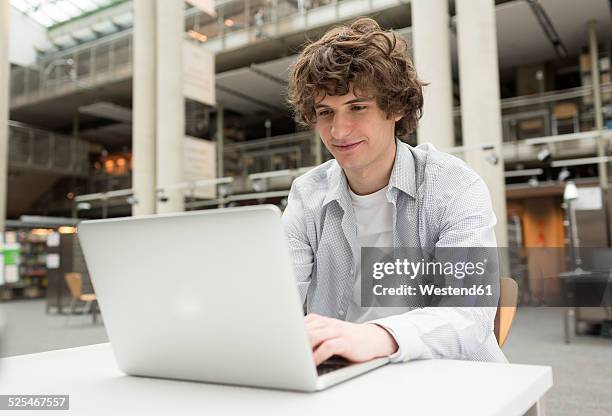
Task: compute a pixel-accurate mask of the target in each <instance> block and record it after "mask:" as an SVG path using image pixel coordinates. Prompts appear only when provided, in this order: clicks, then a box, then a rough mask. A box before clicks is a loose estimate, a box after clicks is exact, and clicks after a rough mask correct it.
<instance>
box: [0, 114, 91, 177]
mask: <svg viewBox="0 0 612 416" xmlns="http://www.w3.org/2000/svg"><path fill="white" fill-rule="evenodd" d="M9 165H10V166H11V167H14V168H21V169H42V170H45V171H47V172H56V173H62V174H71V175H87V172H88V169H89V166H88V165H89V153H88V144H87V142H85V141H83V140H81V139H78V138H75V137H70V136H64V135H60V134H56V133H52V132H49V131H45V130H40V129H36V128H33V127H30V126H27V125H24V124H21V123H16V122H13V121H10V122H9Z"/></svg>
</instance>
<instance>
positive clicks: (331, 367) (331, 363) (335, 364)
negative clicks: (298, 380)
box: [317, 357, 352, 376]
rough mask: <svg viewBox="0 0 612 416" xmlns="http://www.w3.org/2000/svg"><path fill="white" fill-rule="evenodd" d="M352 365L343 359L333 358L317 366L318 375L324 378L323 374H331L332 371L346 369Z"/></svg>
mask: <svg viewBox="0 0 612 416" xmlns="http://www.w3.org/2000/svg"><path fill="white" fill-rule="evenodd" d="M351 364H352V363H351V362H350V361H348V360H345V359H344V358H341V357H331V358H329V359H327V360H325V361H323V362H322V363H321V364H319V365H318V366H317V374H318V375H320V376H322V375H323V374H327V373H331V372H332V371H336V370H339V369H341V368H344V367H348V366H349V365H351Z"/></svg>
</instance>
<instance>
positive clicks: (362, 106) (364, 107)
mask: <svg viewBox="0 0 612 416" xmlns="http://www.w3.org/2000/svg"><path fill="white" fill-rule="evenodd" d="M366 108H367V107H366V106H365V105H354V106H352V107H351V109H352V110H353V111H361V110H365V109H366Z"/></svg>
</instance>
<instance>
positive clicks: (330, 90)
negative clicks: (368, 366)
mask: <svg viewBox="0 0 612 416" xmlns="http://www.w3.org/2000/svg"><path fill="white" fill-rule="evenodd" d="M422 86H423V83H421V81H419V80H418V78H417V75H416V73H415V71H414V68H413V67H412V63H411V61H410V58H409V56H408V53H407V46H406V43H405V41H404V40H403V39H401V38H400V37H398V36H396V35H395V34H394V33H392V32H389V31H382V30H381V28H380V27H379V26H378V24H377V23H376V22H375V21H374V20H372V19H369V18H361V19H359V20H357V21H355V22H354V23H353V24H351V25H350V26H349V27H345V26H343V27H338V28H334V29H332V30H330V31H329V32H327V33H326V34H325V35H324V36H323V37H322V38H321V39H319V40H318V41H316V42H314V43H311V44H309V45H308V46H307V47H306V48H305V49H304V50H303V51H302V53H301V54H300V56H299V57H298V58H297V61H296V63H295V64H294V66H293V67H292V68H291V71H290V76H289V88H288V101H289V103H290V104H291V106H292V107H293V109H294V111H295V115H296V117H297V119H298V120H300V121H301V122H302V123H303V124H305V125H307V126H311V127H314V129H315V131H316V132H317V133H318V134H319V135H320V137H321V140H322V141H323V143H324V144H325V147H326V148H327V149H328V150H329V152H330V153H331V154H332V155H333V156H334V158H335V159H334V160H330V161H328V162H326V163H324V164H322V165H321V166H318V167H317V168H315V169H313V170H312V171H310V172H308V173H307V174H305V175H303V176H301V177H300V178H298V179H296V180H295V181H294V183H293V186H292V188H291V192H290V194H289V203H288V205H287V208H286V210H285V212H284V214H283V222H284V225H285V229H286V232H287V236H288V239H289V246H290V252H291V256H292V260H293V263H294V267H295V270H296V275H297V280H298V287H299V291H300V295H301V296H302V300H303V301H304V300H305V299H306V304H307V309H308V314H307V316H306V317H305V322H306V326H307V329H308V332H309V336H310V341H311V344H312V349H313V354H314V360H315V362H316V364H319V363H321V362H322V361H324V360H326V359H327V358H329V357H331V356H332V355H339V356H342V357H345V358H347V359H349V360H351V361H366V360H369V359H372V358H375V357H381V356H390V357H391V360H392V361H405V360H409V359H423V358H449V359H467V360H481V361H497V362H505V361H506V359H505V357H504V355H503V353H502V352H501V350H500V349H499V347H498V345H497V342H496V339H495V335H494V333H493V322H494V317H495V308H491V307H487V308H480V307H473V308H451V307H423V308H411V307H408V306H401V305H400V306H399V307H362V306H361V297H360V280H361V275H360V273H361V272H360V269H361V267H360V262H361V259H360V256H361V250H360V249H361V247H372V246H374V247H495V246H496V240H495V235H494V232H493V227H494V225H495V223H496V219H495V216H494V214H493V210H492V207H491V201H490V197H489V193H488V190H487V188H486V186H485V184H484V182H483V181H482V179H481V178H480V177H479V176H478V175H477V174H476V173H474V172H473V171H472V170H471V169H470V168H469V167H468V166H467V165H466V164H465V163H463V162H462V161H461V160H459V159H457V158H454V157H452V156H450V155H448V154H445V153H442V152H439V151H436V150H435V149H434V148H433V147H432V146H427V145H425V146H418V147H416V148H414V147H411V146H409V145H407V144H405V143H403V142H401V141H399V140H398V139H397V138H404V137H406V136H407V135H408V134H409V133H410V132H412V131H414V129H415V128H416V125H417V121H418V119H419V117H420V115H421V109H422V106H423V95H422Z"/></svg>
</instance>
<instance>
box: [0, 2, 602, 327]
mask: <svg viewBox="0 0 612 416" xmlns="http://www.w3.org/2000/svg"><path fill="white" fill-rule="evenodd" d="M0 5H1V6H0V8H1V9H0V23H1V24H0V47H2V48H4V49H5V50H2V51H0V52H1V53H0V66H1V68H0V82H2V81H3V80H5V79H6V80H8V83H4V84H2V85H0V91H4V93H5V96H6V99H5V100H2V98H3V95H2V94H0V157H2V159H1V160H0V179H2V178H3V177H6V181H5V182H6V186H0V203H1V204H0V205H4V202H2V201H6V202H5V206H6V212H5V214H2V215H0V224H1V226H2V228H4V229H5V230H6V231H5V238H4V240H5V241H4V242H5V245H4V253H5V254H4V262H5V266H4V272H3V273H2V279H1V280H0V297H1V298H3V299H5V300H10V299H20V298H35V297H43V298H45V299H46V300H45V305H46V308H47V311H48V312H51V313H55V312H62V313H63V312H65V308H68V307H69V305H70V303H71V301H72V297H71V294H70V291H69V289H68V286H67V285H66V284H65V280H64V276H65V274H66V273H68V272H78V273H80V274H81V275H82V277H83V283H84V290H85V291H87V290H91V288H90V287H89V286H88V278H87V268H86V265H85V263H84V261H83V260H82V254H81V253H80V249H79V247H78V243H77V241H76V238H75V235H74V232H75V228H74V227H75V226H76V225H77V224H78V221H80V220H81V219H86V218H106V217H118V216H128V215H132V214H138V215H139V214H154V213H162V212H173V211H182V210H198V209H208V208H216V207H227V206H238V205H248V204H259V203H272V204H277V205H279V206H280V207H281V208H283V207H284V206H285V205H286V203H287V199H286V197H287V195H288V191H289V188H290V185H291V182H292V180H293V179H294V178H295V177H297V176H299V175H300V174H302V173H304V172H306V171H307V170H308V169H310V168H311V167H313V166H315V165H318V164H320V163H322V162H324V161H326V160H328V159H329V158H330V157H331V156H330V154H329V153H328V152H327V151H326V150H325V148H324V147H323V146H322V144H321V141H320V140H319V139H318V138H317V137H316V136H315V135H314V133H313V132H311V131H307V130H303V129H301V128H300V127H299V126H298V125H297V124H296V122H295V121H294V119H293V117H292V114H291V111H290V109H289V108H288V107H287V105H286V103H285V97H286V86H287V71H288V68H289V66H290V65H291V63H292V62H293V61H294V59H295V57H296V54H297V53H298V52H299V51H300V48H301V47H302V46H303V45H304V44H305V42H307V41H308V40H313V39H317V38H318V37H319V36H321V35H322V34H323V33H324V32H325V31H327V30H328V29H329V28H331V27H333V26H335V25H338V24H342V23H347V22H350V21H352V20H354V19H355V18H357V17H359V16H370V17H372V18H374V19H376V20H377V21H378V22H379V24H380V25H381V26H382V27H383V28H386V29H393V30H394V31H395V32H396V33H398V34H399V35H401V36H403V37H404V38H405V39H406V40H407V41H408V44H409V46H410V52H411V53H412V56H413V58H414V61H415V66H416V69H417V72H418V73H419V75H420V77H421V78H422V79H423V80H424V81H426V82H429V83H430V85H429V86H428V87H426V89H425V110H424V117H423V119H422V120H421V124H420V126H419V129H418V131H417V132H416V133H415V134H413V135H412V136H411V137H410V138H409V139H408V140H407V141H408V142H409V143H410V144H413V145H416V144H418V143H424V142H431V143H433V144H434V145H435V146H436V147H437V148H439V149H440V150H444V151H447V152H449V153H451V154H454V155H456V156H458V157H460V158H463V159H465V160H466V161H467V162H468V164H470V166H472V167H473V168H474V169H475V170H476V171H477V172H478V173H480V174H481V176H483V178H484V179H485V181H486V182H487V185H488V186H489V190H490V192H491V195H492V197H493V203H494V209H495V212H496V214H497V217H498V221H499V225H498V228H497V229H496V234H497V237H498V240H499V245H500V246H504V247H508V248H509V253H511V256H510V258H509V263H510V264H509V267H510V273H511V274H512V276H513V277H515V278H516V279H517V280H518V281H519V285H520V287H521V301H522V302H523V303H524V304H534V305H538V304H542V302H543V299H545V298H546V296H547V294H548V292H551V293H559V291H560V283H559V275H560V274H561V273H563V272H564V271H567V270H573V269H574V268H575V267H577V266H580V265H582V266H583V267H587V266H589V265H591V266H592V265H593V264H594V263H596V262H597V261H599V263H597V267H598V268H604V269H606V268H607V269H610V268H612V255H610V252H609V251H605V250H604V251H603V252H601V253H600V254H598V255H597V256H595V257H594V255H590V257H589V255H583V256H578V258H579V259H580V262H579V263H578V264H576V256H575V255H573V256H572V257H571V259H570V261H569V262H568V261H567V260H566V257H567V254H568V252H569V251H572V250H574V248H575V247H585V246H594V247H600V248H603V249H606V248H609V247H610V246H611V236H612V221H611V217H612V196H610V192H609V191H608V181H609V169H608V167H609V163H610V161H611V160H612V159H611V156H610V139H611V138H612V80H611V69H610V58H611V54H612V2H610V1H609V0H581V1H573V0H495V1H494V0H454V1H450V2H449V1H446V0H411V1H406V0H376V1H373V0H320V1H315V0H294V1H291V0H217V1H213V0H189V1H185V2H183V1H178V0H133V1H129V0H10V1H9V0H0ZM9 22H10V23H9ZM6 45H8V48H6V47H5V46H6ZM7 58H8V61H9V63H10V65H9V64H8V63H7V62H6V59H7ZM3 60H4V61H3ZM5 147H6V151H5V153H4V154H5V155H6V156H3V152H2V149H3V148H5ZM3 175H4V176H3ZM0 182H2V181H0ZM568 183H569V184H570V186H571V187H572V189H573V190H574V192H573V193H570V196H569V197H568V194H567V192H566V197H565V198H564V191H567V184H568ZM574 187H575V188H574ZM1 212H2V211H1V210H0V213H1ZM49 240H50V241H49ZM532 248H536V249H538V250H531V249H532ZM548 248H556V249H554V250H551V251H546V250H545V249H548ZM530 250H531V251H530ZM602 253H603V254H602ZM543 258H545V259H546V261H542V259H543ZM602 259H603V260H602ZM596 260H597V261H596ZM600 260H601V261H600ZM585 265H586V266H585ZM593 267H595V266H593ZM546 278H551V279H548V280H547V279H546ZM571 319H576V320H577V323H579V322H580V321H582V320H584V321H585V322H590V323H598V324H601V323H602V322H604V321H605V320H609V319H612V316H610V311H609V310H604V309H602V308H595V309H589V310H583V311H577V312H576V315H572V317H571ZM559 325H560V326H559V328H561V323H560V324H559ZM566 331H570V332H571V331H572V330H571V328H570V329H566Z"/></svg>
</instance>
